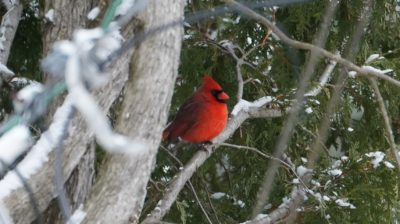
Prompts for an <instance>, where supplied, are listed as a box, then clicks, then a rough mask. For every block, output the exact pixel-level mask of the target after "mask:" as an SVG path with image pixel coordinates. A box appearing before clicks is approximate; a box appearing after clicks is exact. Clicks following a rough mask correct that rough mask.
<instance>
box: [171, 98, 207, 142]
mask: <svg viewBox="0 0 400 224" xmlns="http://www.w3.org/2000/svg"><path fill="white" fill-rule="evenodd" d="M202 104H203V102H202V101H199V100H195V99H193V97H191V98H189V99H188V100H186V101H185V103H184V104H182V106H181V107H180V108H179V110H178V113H177V114H176V116H175V119H174V121H173V122H172V123H171V124H170V125H169V126H168V127H167V128H166V129H165V130H164V133H163V138H164V139H176V138H178V137H179V136H181V135H183V134H184V133H186V131H187V130H189V129H191V128H192V127H194V126H196V123H198V119H196V118H197V117H198V114H199V113H201V110H202Z"/></svg>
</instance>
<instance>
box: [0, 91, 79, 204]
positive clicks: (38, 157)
mask: <svg viewBox="0 0 400 224" xmlns="http://www.w3.org/2000/svg"><path fill="white" fill-rule="evenodd" d="M72 108H73V107H72V101H71V97H70V96H69V97H67V99H66V100H65V102H64V104H63V105H62V106H61V107H59V108H58V109H57V111H56V113H55V115H54V119H53V122H52V124H51V125H50V127H49V129H48V130H47V131H46V132H44V133H43V134H42V135H41V137H40V139H39V140H38V141H37V142H36V144H35V145H34V146H33V147H32V149H31V150H30V151H29V153H28V154H27V155H26V156H25V158H24V159H23V160H22V161H21V162H20V163H18V165H17V167H16V168H17V169H18V171H19V173H20V174H21V176H22V177H23V178H24V179H29V177H30V176H32V175H33V174H35V173H36V172H38V171H39V169H40V168H41V167H42V165H43V164H44V163H45V162H47V161H48V154H49V153H50V152H51V151H52V150H53V149H54V147H55V146H56V145H58V142H59V141H60V139H62V136H63V130H65V127H66V126H67V125H68V124H69V121H70V115H71V113H72V111H73V109H72ZM9 133H10V132H7V134H9ZM7 134H5V135H7ZM20 141H21V140H18V141H14V142H13V145H14V146H15V145H17V144H16V143H20ZM22 185H23V183H22V182H21V180H20V178H19V176H18V174H17V173H16V172H15V171H14V170H12V171H9V172H8V173H7V174H6V175H5V177H4V178H3V179H2V180H0V189H2V190H1V191H0V200H1V199H2V198H4V197H6V196H7V195H8V194H9V193H10V192H11V191H12V190H14V189H17V188H19V187H21V186H22Z"/></svg>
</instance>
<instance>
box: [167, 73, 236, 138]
mask: <svg viewBox="0 0 400 224" xmlns="http://www.w3.org/2000/svg"><path fill="white" fill-rule="evenodd" d="M228 99H229V96H228V94H226V93H225V92H224V91H222V88H221V86H220V85H219V84H218V83H217V82H216V81H215V80H214V79H213V78H211V76H209V75H205V76H204V77H203V85H202V86H201V87H200V88H199V89H198V90H197V91H196V92H194V93H193V95H192V96H191V97H190V98H189V99H187V100H186V101H185V103H183V104H182V106H181V107H180V108H179V110H178V113H177V114H176V117H175V119H174V120H173V121H172V122H171V124H169V125H168V127H167V128H166V129H165V130H164V132H163V135H162V138H163V140H175V139H178V138H181V139H183V140H184V141H186V142H190V143H204V142H211V140H212V139H213V138H214V137H216V136H217V135H218V134H219V133H221V132H222V130H224V128H225V126H226V122H227V120H228V108H227V106H226V100H228Z"/></svg>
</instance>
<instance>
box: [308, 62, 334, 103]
mask: <svg viewBox="0 0 400 224" xmlns="http://www.w3.org/2000/svg"><path fill="white" fill-rule="evenodd" d="M336 64H337V62H336V61H330V62H329V64H328V65H327V66H326V67H325V70H324V72H323V73H322V75H321V78H320V79H319V83H318V86H316V87H314V88H313V89H312V90H310V91H309V92H308V93H306V94H304V96H316V95H318V94H319V93H320V92H321V90H322V88H323V87H324V86H325V85H326V83H328V81H329V79H330V77H331V76H332V72H333V70H334V69H335V67H336Z"/></svg>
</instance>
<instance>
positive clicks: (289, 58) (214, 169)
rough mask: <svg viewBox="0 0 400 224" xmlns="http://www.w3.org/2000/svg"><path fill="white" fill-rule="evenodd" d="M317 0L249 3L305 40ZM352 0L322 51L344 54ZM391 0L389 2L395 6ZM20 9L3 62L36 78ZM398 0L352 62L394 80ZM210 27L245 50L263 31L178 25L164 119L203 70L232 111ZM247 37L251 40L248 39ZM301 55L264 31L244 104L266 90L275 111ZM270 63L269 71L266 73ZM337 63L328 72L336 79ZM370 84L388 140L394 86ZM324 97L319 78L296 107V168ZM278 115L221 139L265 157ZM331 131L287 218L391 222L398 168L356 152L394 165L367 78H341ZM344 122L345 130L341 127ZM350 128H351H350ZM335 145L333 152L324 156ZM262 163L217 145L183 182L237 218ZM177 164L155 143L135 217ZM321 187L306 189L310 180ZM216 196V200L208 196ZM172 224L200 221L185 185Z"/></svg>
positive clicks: (36, 48) (245, 211) (274, 199)
mask: <svg viewBox="0 0 400 224" xmlns="http://www.w3.org/2000/svg"><path fill="white" fill-rule="evenodd" d="M220 4H221V2H220V1H218V0H202V1H200V0H193V1H190V2H189V3H188V4H187V6H186V9H185V10H186V13H187V14H189V13H193V12H196V11H200V10H204V9H209V8H212V7H214V6H218V5H220ZM326 5H327V0H325V1H322V0H320V1H313V2H312V3H305V4H298V5H292V6H288V7H284V8H279V9H278V10H277V11H276V12H275V13H273V12H272V11H271V9H270V8H263V9H258V10H257V11H258V12H260V13H261V14H263V15H265V16H267V17H269V18H274V20H275V21H276V23H277V25H278V26H279V27H280V28H281V29H282V30H284V32H286V33H287V34H288V35H289V36H290V37H293V38H294V39H297V40H301V41H305V42H311V41H312V39H313V37H314V35H315V33H316V32H317V28H318V25H319V23H320V22H321V20H322V18H323V16H324V14H323V12H324V9H325V6H326ZM361 6H362V1H361V0H351V1H350V0H343V1H341V2H340V6H339V8H338V11H337V12H336V16H335V19H334V21H333V24H332V26H331V29H330V30H329V31H327V32H329V39H328V42H327V45H326V49H328V50H330V51H332V52H335V51H336V50H340V51H341V52H343V51H344V50H345V49H343V46H344V44H343V43H344V41H345V39H347V38H348V36H349V35H351V32H352V31H353V29H354V26H355V23H356V21H357V19H358V16H359V12H360V10H361ZM396 7H397V8H396ZM30 9H31V8H29V7H27V9H26V11H25V12H24V14H25V15H26V16H25V17H24V18H23V20H22V21H21V23H20V25H19V29H18V32H17V36H16V39H15V41H14V44H13V49H12V52H11V55H10V60H9V63H8V66H9V67H10V68H11V69H13V70H14V71H16V73H17V74H19V75H20V76H25V77H28V78H32V79H36V80H41V78H40V74H41V73H40V71H39V58H40V55H41V54H40V52H41V44H40V21H39V20H38V19H37V18H36V17H34V16H29V15H31V14H32V13H33V12H32V11H29V10H30ZM399 9H400V3H399V2H398V1H396V0H388V1H377V2H376V4H375V6H374V11H373V16H372V20H371V22H370V26H369V27H368V31H367V32H366V35H364V38H363V40H362V42H361V43H360V51H359V53H358V54H357V58H356V60H355V61H354V62H355V63H356V64H358V65H362V64H363V63H364V62H365V60H366V59H367V58H368V56H369V55H371V54H380V55H382V56H384V57H385V58H384V59H381V60H377V61H374V62H373V63H372V66H374V67H377V68H382V69H387V68H390V69H393V72H391V73H390V74H389V75H391V76H393V77H394V78H396V79H400V77H399V76H398V74H397V73H398V71H399V69H400V60H399V58H400V29H398V27H400V11H399ZM210 30H211V31H217V36H216V38H215V40H214V41H215V42H219V41H222V40H229V41H231V42H233V43H234V44H237V45H238V46H240V47H241V48H242V49H244V50H245V51H248V50H249V49H251V48H252V47H254V46H255V45H257V44H259V43H261V42H262V41H263V39H264V38H265V35H266V31H267V30H266V28H265V27H263V26H261V25H259V24H257V23H256V22H255V21H253V20H248V19H246V18H243V17H242V16H240V15H239V14H237V13H227V14H224V15H221V16H218V17H214V18H209V19H207V20H204V21H200V22H197V23H193V24H190V26H185V39H184V42H183V48H182V53H181V67H180V71H179V73H180V77H179V79H178V81H177V86H176V90H175V95H174V99H173V102H172V106H171V112H170V115H171V119H172V117H173V116H174V115H175V113H176V112H177V109H178V107H179V105H181V104H182V103H183V102H184V100H185V99H186V98H187V97H188V96H190V94H191V93H192V92H193V90H194V88H195V87H196V86H199V85H200V82H201V77H202V76H203V74H204V73H209V74H212V75H213V77H214V78H215V79H216V80H217V81H218V82H219V83H220V84H221V85H222V86H223V88H224V89H225V90H226V92H227V93H228V94H229V95H230V96H231V100H230V101H229V103H228V106H229V109H230V110H231V109H232V107H233V106H234V104H235V103H236V102H235V96H236V93H237V85H236V71H235V63H236V62H235V60H233V59H232V57H231V56H230V55H229V54H226V53H224V52H222V51H221V50H220V49H218V48H216V47H215V46H214V45H212V44H210V43H209V42H208V41H207V35H209V31H210ZM250 40H251V41H250ZM308 56H309V52H305V51H299V50H296V49H293V48H290V47H288V46H286V45H283V44H282V43H280V42H279V41H276V40H275V39H273V38H268V39H267V41H266V42H265V44H264V45H263V46H262V47H259V48H258V49H257V50H256V51H254V52H253V53H252V54H251V55H250V56H249V58H248V61H249V62H251V63H252V64H253V67H250V66H247V65H244V66H242V68H241V69H242V70H241V71H242V73H243V76H244V79H245V80H246V79H249V78H252V79H254V80H253V81H251V82H249V83H248V84H246V85H245V88H244V96H243V97H244V99H246V100H249V101H252V100H255V99H257V98H259V97H262V96H265V95H270V96H274V97H276V98H277V99H278V100H277V101H276V102H274V103H275V104H276V106H278V107H281V108H282V109H285V108H287V107H288V106H289V105H290V101H291V100H292V99H293V95H294V93H295V88H296V85H297V84H298V81H299V80H300V79H301V77H299V76H300V72H301V70H302V69H303V67H304V65H305V62H306V61H307V58H308ZM327 63H328V61H327V60H326V59H322V60H321V61H320V64H319V65H318V67H317V68H316V70H315V74H314V77H313V86H315V85H316V83H318V79H319V77H320V74H321V73H322V72H323V70H324V68H325V66H326V64H327ZM269 68H270V70H269ZM337 73H338V69H336V70H335V72H334V74H333V79H334V78H335V77H336V75H337ZM379 87H380V90H381V91H382V94H383V97H384V99H385V100H386V101H385V103H386V106H387V109H388V112H389V115H390V117H391V119H392V128H393V130H394V132H395V137H396V141H398V139H399V133H400V116H399V113H400V106H398V105H400V102H399V99H400V91H399V90H398V87H396V86H394V85H391V84H389V83H386V82H384V81H379ZM331 94H332V87H331V86H329V85H327V86H325V87H324V88H323V91H322V92H321V93H320V94H319V95H318V96H316V97H311V98H309V99H308V101H307V103H306V107H310V108H312V110H313V113H311V114H307V113H306V112H303V113H302V114H301V115H300V116H301V122H300V123H299V124H298V125H297V126H296V129H295V130H294V134H293V136H292V139H291V142H290V145H289V149H288V155H289V157H290V158H291V159H292V161H293V162H294V163H295V164H296V165H297V166H299V165H305V164H304V162H303V161H302V159H301V158H302V157H306V156H307V153H308V151H309V148H310V145H311V144H312V142H313V140H314V135H315V134H316V133H317V131H318V130H317V128H318V125H319V122H320V120H321V116H322V115H323V114H324V113H325V111H324V110H325V107H326V104H327V101H328V100H329V99H330V96H331ZM9 97H10V96H9V93H8V92H7V90H3V91H1V104H2V108H3V110H2V111H1V112H2V113H1V118H2V119H3V117H4V116H6V115H7V114H8V113H10V112H11V102H10V100H9V99H10V98H9ZM361 108H362V110H363V115H362V117H361V119H360V120H355V119H352V116H351V115H352V112H353V113H354V111H356V110H361ZM284 119H285V117H283V118H276V119H257V120H248V121H246V122H245V123H244V124H243V125H242V126H241V127H240V129H239V130H237V132H236V133H235V134H234V135H233V136H232V137H231V138H230V140H229V143H232V144H238V145H246V146H251V147H255V148H258V149H259V150H261V151H262V152H264V153H267V154H272V148H273V147H274V145H275V144H276V140H277V136H278V135H279V132H280V130H281V128H282V124H283V121H284ZM332 121H333V122H332V125H331V132H330V134H329V138H328V141H327V142H326V144H325V146H326V151H324V153H323V154H322V157H321V159H320V160H319V161H318V166H317V168H316V170H315V171H314V176H313V179H314V180H315V182H314V185H312V186H311V187H314V196H313V195H311V194H308V195H307V196H308V200H306V202H305V203H304V204H303V205H302V212H300V215H299V217H298V219H297V220H296V223H395V222H396V221H397V220H398V219H399V216H400V215H399V214H398V212H397V211H398V209H399V207H400V204H399V193H400V192H399V186H398V185H399V183H400V180H399V174H398V170H397V169H389V168H387V167H386V166H385V165H384V164H381V165H380V166H379V167H377V168H374V167H373V165H372V163H371V160H372V158H369V157H367V156H366V155H365V154H366V153H368V152H374V151H382V152H385V153H386V156H385V158H384V160H385V161H388V162H391V163H392V164H394V165H395V161H394V158H393V155H391V154H390V153H389V150H388V148H389V145H388V143H387V140H386V137H385V135H384V126H383V119H382V116H381V114H380V112H379V109H378V106H377V103H376V102H375V99H374V93H373V90H372V89H371V87H370V85H369V82H368V81H367V80H366V79H364V78H361V77H357V78H355V79H348V80H347V81H346V86H345V89H344V91H343V93H342V96H341V105H340V107H338V108H337V112H336V114H335V116H334V118H333V120H332ZM349 128H352V129H349ZM349 130H352V131H349ZM329 149H336V150H337V151H339V153H336V154H338V155H339V156H338V155H336V157H335V155H332V153H328V150H329ZM195 150H197V148H196V147H194V146H184V147H183V149H180V150H179V151H178V152H177V157H178V158H179V159H180V160H181V161H182V162H183V163H185V162H187V161H188V160H189V159H190V157H191V155H192V154H193V152H194V151H195ZM340 156H347V157H348V159H347V160H341V161H342V162H341V163H340V164H339V165H338V167H337V168H338V169H340V170H342V172H343V173H342V175H340V176H338V177H333V176H332V175H329V174H328V172H327V171H328V170H329V169H330V168H331V167H332V165H333V164H334V163H335V161H337V160H340ZM268 162H269V161H268V160H266V159H265V158H262V157H260V156H258V155H256V154H254V153H252V152H248V151H245V150H238V149H231V148H227V147H222V148H220V149H219V150H217V152H216V153H214V154H213V155H212V157H211V158H210V159H209V160H208V161H207V162H206V163H205V164H204V165H203V166H202V167H200V168H199V170H198V171H197V172H196V174H195V176H194V177H192V179H191V182H192V184H193V186H194V188H195V191H196V193H197V195H198V197H199V200H200V202H201V203H202V205H203V206H204V209H205V210H206V212H207V213H208V215H209V217H210V218H211V220H212V221H213V222H215V223H217V222H218V221H217V218H218V220H219V222H220V223H237V222H242V221H245V220H248V219H249V216H250V214H251V208H252V206H253V204H254V202H255V199H256V197H257V191H258V188H259V186H260V184H261V181H262V178H263V175H264V173H265V171H266V169H267V166H268ZM179 166H180V165H179V164H178V163H177V162H176V161H175V160H173V159H172V158H171V157H170V156H168V155H167V154H166V153H165V152H164V151H163V150H160V152H159V155H158V161H157V165H156V167H155V170H154V173H153V175H152V181H151V183H150V184H149V186H148V197H147V201H146V204H145V207H144V211H143V214H147V213H148V212H149V211H150V209H151V208H153V207H154V205H155V203H156V202H157V200H158V198H160V197H161V195H162V194H163V190H164V189H165V188H167V187H168V186H167V184H168V181H169V180H171V178H172V177H173V176H174V175H175V173H176V172H178V171H179ZM293 178H295V177H294V176H293V174H292V173H291V172H290V171H288V170H287V169H285V168H284V167H282V168H280V170H279V174H278V176H277V178H276V180H275V182H274V184H275V185H274V186H275V187H274V190H273V192H272V194H271V198H270V201H269V202H268V203H270V204H269V206H268V207H266V209H265V211H263V212H264V213H268V212H270V211H272V210H273V209H275V208H277V206H279V205H280V204H281V203H282V199H283V198H284V197H286V196H288V193H289V192H290V190H291V187H292V186H293ZM317 182H318V183H319V184H320V187H315V185H316V183H317ZM217 192H223V193H225V196H223V197H221V198H219V199H213V198H212V197H211V195H212V194H214V193H217ZM316 193H320V194H321V195H325V196H328V197H329V198H330V199H331V200H330V201H324V202H323V203H321V202H320V201H319V200H318V198H317V197H315V195H316ZM339 198H341V199H343V198H345V199H347V200H348V202H350V203H351V204H352V205H354V206H355V208H354V209H351V208H349V207H341V206H339V205H337V203H335V199H339ZM165 220H166V221H170V222H177V223H206V219H205V217H204V214H203V213H202V211H201V209H200V207H199V204H198V202H197V201H196V199H195V197H194V195H193V192H192V191H191V189H190V188H189V187H186V188H185V189H184V190H183V191H182V192H181V193H180V195H179V197H178V200H177V201H176V203H175V204H174V206H173V207H172V208H171V211H170V212H169V213H168V215H167V216H166V218H165Z"/></svg>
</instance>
